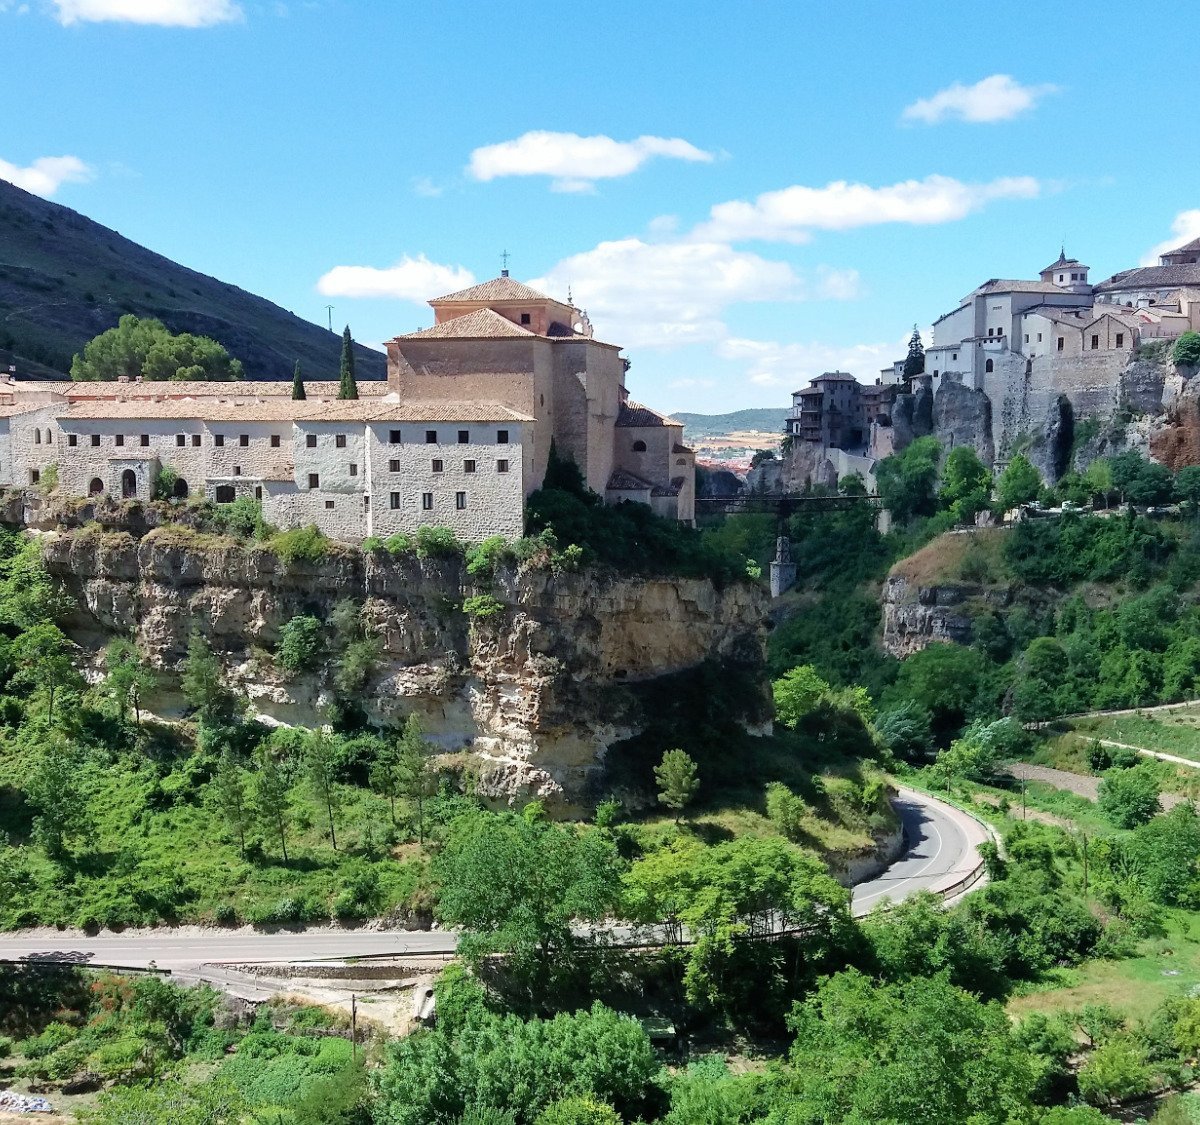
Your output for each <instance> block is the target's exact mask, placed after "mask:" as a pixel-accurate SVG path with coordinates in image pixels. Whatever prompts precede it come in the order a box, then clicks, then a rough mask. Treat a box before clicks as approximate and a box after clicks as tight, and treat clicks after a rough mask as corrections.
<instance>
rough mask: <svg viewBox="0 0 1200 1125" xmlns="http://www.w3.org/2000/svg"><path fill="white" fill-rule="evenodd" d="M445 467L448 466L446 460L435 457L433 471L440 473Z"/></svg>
mask: <svg viewBox="0 0 1200 1125" xmlns="http://www.w3.org/2000/svg"><path fill="white" fill-rule="evenodd" d="M445 467H446V462H445V461H443V460H442V459H441V458H440V457H435V458H434V459H433V471H434V472H435V473H440V472H441V471H442V470H443V469H444V468H445Z"/></svg>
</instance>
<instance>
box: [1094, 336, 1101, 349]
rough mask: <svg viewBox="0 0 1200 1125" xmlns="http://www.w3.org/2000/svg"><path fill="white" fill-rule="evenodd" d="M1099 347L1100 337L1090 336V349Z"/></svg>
mask: <svg viewBox="0 0 1200 1125" xmlns="http://www.w3.org/2000/svg"><path fill="white" fill-rule="evenodd" d="M1099 347H1100V337H1099V336H1093V337H1092V351H1096V349H1097V348H1099Z"/></svg>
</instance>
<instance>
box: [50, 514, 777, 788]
mask: <svg viewBox="0 0 1200 1125" xmlns="http://www.w3.org/2000/svg"><path fill="white" fill-rule="evenodd" d="M42 542H43V550H44V555H45V559H46V562H47V565H48V567H49V569H50V571H51V573H52V574H53V575H55V576H56V577H58V578H59V579H61V580H62V582H63V583H64V585H65V586H66V588H67V590H68V591H69V592H70V593H72V594H73V595H74V597H75V600H76V603H77V607H78V608H77V611H76V613H75V616H74V619H73V620H72V621H71V622H70V623H69V625H70V631H71V633H72V634H73V635H74V636H75V637H76V639H78V640H79V641H80V642H81V643H82V644H84V645H86V646H90V647H93V648H98V647H99V646H100V645H101V644H103V643H105V642H106V641H107V640H108V639H109V638H110V637H111V636H113V635H114V634H120V635H125V636H130V635H132V636H134V637H135V638H136V640H137V642H138V645H139V647H140V648H141V649H142V650H143V651H144V652H145V653H146V654H147V657H148V659H149V660H150V661H151V662H152V663H153V664H154V665H156V666H157V667H159V668H161V669H163V670H165V671H166V672H168V673H170V672H173V671H175V670H176V669H177V668H178V667H179V665H180V662H181V660H182V658H183V656H184V654H185V652H186V649H187V643H188V638H189V636H190V634H191V632H192V630H193V629H199V630H200V631H201V632H203V633H204V634H205V635H206V636H207V637H208V638H209V639H210V641H211V643H212V645H213V647H214V649H215V650H216V651H217V652H219V653H220V654H221V655H222V657H223V659H224V661H225V662H226V665H227V667H228V669H229V675H230V676H231V678H233V679H235V680H237V681H239V682H240V683H241V685H242V686H243V687H244V688H245V690H246V691H247V694H248V695H249V697H250V699H251V701H252V704H253V706H254V708H255V709H256V710H257V712H258V713H259V714H260V715H261V716H262V717H263V719H264V720H265V721H268V722H273V723H287V724H304V725H318V724H320V723H322V722H324V721H325V717H324V708H325V706H326V705H327V704H328V703H329V702H330V700H331V695H330V690H329V675H328V672H329V669H324V670H323V671H322V672H320V673H318V674H315V675H308V676H303V677H299V678H296V679H288V678H286V677H285V676H284V675H283V674H282V673H280V672H279V671H277V670H276V669H275V668H274V667H273V665H272V662H271V660H270V657H269V655H268V654H269V653H270V652H271V651H272V650H273V649H274V647H275V645H276V643H277V641H278V639H279V633H280V629H281V628H282V626H283V625H284V624H285V623H286V622H287V621H288V620H289V619H291V618H292V617H293V616H295V615H297V614H311V615H313V616H315V617H317V618H318V619H319V620H322V621H327V620H328V619H329V617H330V613H331V611H332V609H333V607H334V605H335V604H337V603H338V602H339V601H343V600H345V599H351V600H353V601H354V602H356V603H359V604H361V607H362V612H361V620H362V621H363V624H364V627H365V629H366V631H367V633H368V634H369V635H371V636H373V637H375V638H377V640H378V642H379V644H380V650H381V651H380V657H379V660H378V663H377V665H376V669H375V672H374V675H373V677H372V680H371V683H370V685H369V687H368V690H367V692H366V693H364V699H363V705H364V707H365V709H366V711H367V715H368V717H369V718H370V719H372V720H374V721H377V722H380V723H395V722H397V721H398V720H400V719H402V718H403V717H404V716H405V715H407V714H409V713H411V712H416V713H417V714H419V715H420V716H421V717H422V720H423V722H424V725H425V728H426V731H427V732H428V735H429V737H430V738H431V739H432V740H433V741H434V742H435V743H436V744H437V745H438V747H439V748H440V749H441V750H442V751H443V752H445V753H447V754H461V755H466V759H465V761H466V764H467V765H468V766H469V767H470V768H471V769H472V770H473V772H475V773H476V774H477V776H478V787H479V791H480V792H481V793H482V794H484V795H485V796H489V797H492V798H495V799H496V800H498V801H512V802H520V801H524V800H527V799H530V798H537V799H541V800H544V801H546V802H547V805H548V806H549V807H551V808H554V809H557V810H559V811H562V812H567V811H575V810H577V809H578V808H579V807H580V806H581V805H582V804H583V803H585V801H586V794H587V793H588V792H589V782H591V781H593V780H594V779H595V776H596V775H597V773H598V772H599V771H600V770H601V769H602V767H603V762H604V757H605V753H606V751H607V749H608V747H609V746H610V745H611V744H612V743H613V742H615V741H618V740H621V739H625V738H629V737H631V736H632V735H634V734H637V733H638V732H639V731H640V730H641V729H642V728H643V727H644V725H645V722H646V718H645V715H644V714H643V710H642V705H641V703H640V697H639V688H640V687H641V686H643V685H645V684H647V683H651V682H653V681H654V680H656V679H657V678H661V677H663V676H666V675H669V674H672V673H678V672H680V671H682V670H685V669H688V668H692V667H695V666H697V665H700V664H702V663H703V662H705V661H721V662H727V663H729V664H730V665H736V666H738V667H739V668H742V669H750V670H752V671H753V672H754V673H755V675H757V676H758V678H759V680H760V681H763V680H765V677H764V676H763V675H762V669H763V662H764V649H763V640H764V622H765V617H766V597H765V594H764V592H763V591H762V590H761V589H759V588H758V587H756V586H751V585H748V584H742V583H738V584H735V585H732V586H729V587H727V588H724V589H718V588H716V587H715V586H714V585H713V583H712V582H710V581H708V580H705V579H694V578H659V577H646V578H642V577H631V576H625V575H618V574H614V573H611V572H597V571H591V570H581V571H578V572H572V573H555V572H553V571H552V570H549V569H544V570H543V569H532V568H528V567H527V568H523V569H520V570H517V569H511V568H510V569H501V570H500V571H499V572H498V573H497V574H496V576H495V578H494V580H493V581H492V582H491V583H490V584H489V585H486V586H484V587H479V586H475V585H473V584H472V582H471V581H470V580H469V578H468V576H467V575H466V574H465V571H464V568H463V565H462V562H461V560H459V559H457V558H455V559H441V560H438V559H419V558H416V557H415V556H411V555H404V556H400V557H393V556H391V555H389V554H388V553H387V552H386V551H384V550H382V549H379V550H375V551H369V552H361V551H357V550H351V549H340V548H335V549H333V550H331V552H330V553H329V555H328V556H327V557H326V558H324V559H322V560H321V561H319V562H294V563H291V564H288V563H286V562H284V561H283V560H282V559H280V558H279V557H278V556H277V555H275V554H273V553H272V552H270V551H267V550H264V549H260V548H255V547H253V546H250V547H247V546H243V545H240V544H237V543H234V542H232V541H228V540H224V541H223V540H220V539H214V538H212V537H201V536H197V535H196V534H195V533H193V532H189V531H187V530H186V529H179V528H169V527H164V528H161V529H159V530H155V531H151V532H150V533H148V534H146V535H144V536H142V537H140V538H139V537H135V536H134V535H131V534H129V533H126V532H120V531H115V532H114V531H108V532H104V531H100V530H99V529H94V530H90V529H85V530H84V531H82V532H75V533H70V532H48V533H45V534H44V535H43V537H42ZM483 592H487V593H489V594H490V595H491V596H492V597H494V598H495V599H496V600H497V601H498V602H499V604H500V607H501V608H500V610H499V612H497V613H496V614H495V615H494V616H490V617H487V618H474V619H472V618H469V617H468V616H467V615H466V614H465V613H464V612H463V610H462V608H461V607H462V602H463V599H464V597H465V596H470V595H472V594H479V593H483ZM167 678H168V679H169V677H167ZM164 705H169V700H168V701H165V703H164ZM768 707H769V705H768V704H767V703H766V702H765V693H764V696H763V697H762V698H759V699H755V700H750V701H748V703H747V714H746V715H745V716H744V718H745V721H746V723H747V725H754V724H760V723H762V722H763V721H764V720H765V719H767V718H769V711H768V710H767V708H768Z"/></svg>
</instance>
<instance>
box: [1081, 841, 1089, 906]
mask: <svg viewBox="0 0 1200 1125" xmlns="http://www.w3.org/2000/svg"><path fill="white" fill-rule="evenodd" d="M1079 835H1080V837H1081V838H1082V841H1083V893H1084V895H1085V896H1086V895H1087V889H1088V854H1087V833H1086V832H1080V833H1079Z"/></svg>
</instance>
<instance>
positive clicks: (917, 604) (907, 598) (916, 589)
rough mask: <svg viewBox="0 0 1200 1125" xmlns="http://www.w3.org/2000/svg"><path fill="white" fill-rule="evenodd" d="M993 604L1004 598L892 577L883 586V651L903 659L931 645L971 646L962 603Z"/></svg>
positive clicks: (989, 592)
mask: <svg viewBox="0 0 1200 1125" xmlns="http://www.w3.org/2000/svg"><path fill="white" fill-rule="evenodd" d="M981 598H982V599H984V600H994V599H998V600H999V601H1000V602H1001V604H1003V601H1004V595H1003V594H998V593H997V592H996V591H994V590H987V589H985V588H984V587H982V586H974V585H969V584H967V583H959V582H956V583H952V584H943V585H937V586H917V585H914V584H913V583H912V582H910V581H909V580H908V579H907V578H904V577H903V576H901V575H895V574H893V575H891V576H890V577H889V578H888V579H887V581H886V582H885V583H884V586H883V638H882V643H883V648H884V650H885V651H886V652H888V653H890V654H891V655H892V656H895V657H898V658H900V659H903V658H904V657H906V656H911V655H912V654H913V653H914V652H920V651H921V649H923V648H927V647H928V646H929V645H931V644H939V643H951V644H962V645H967V644H970V643H971V640H972V633H973V628H972V625H971V618H970V616H969V615H968V614H967V613H965V612H964V609H963V607H964V605H965V603H967V602H969V601H971V600H973V599H981Z"/></svg>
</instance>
